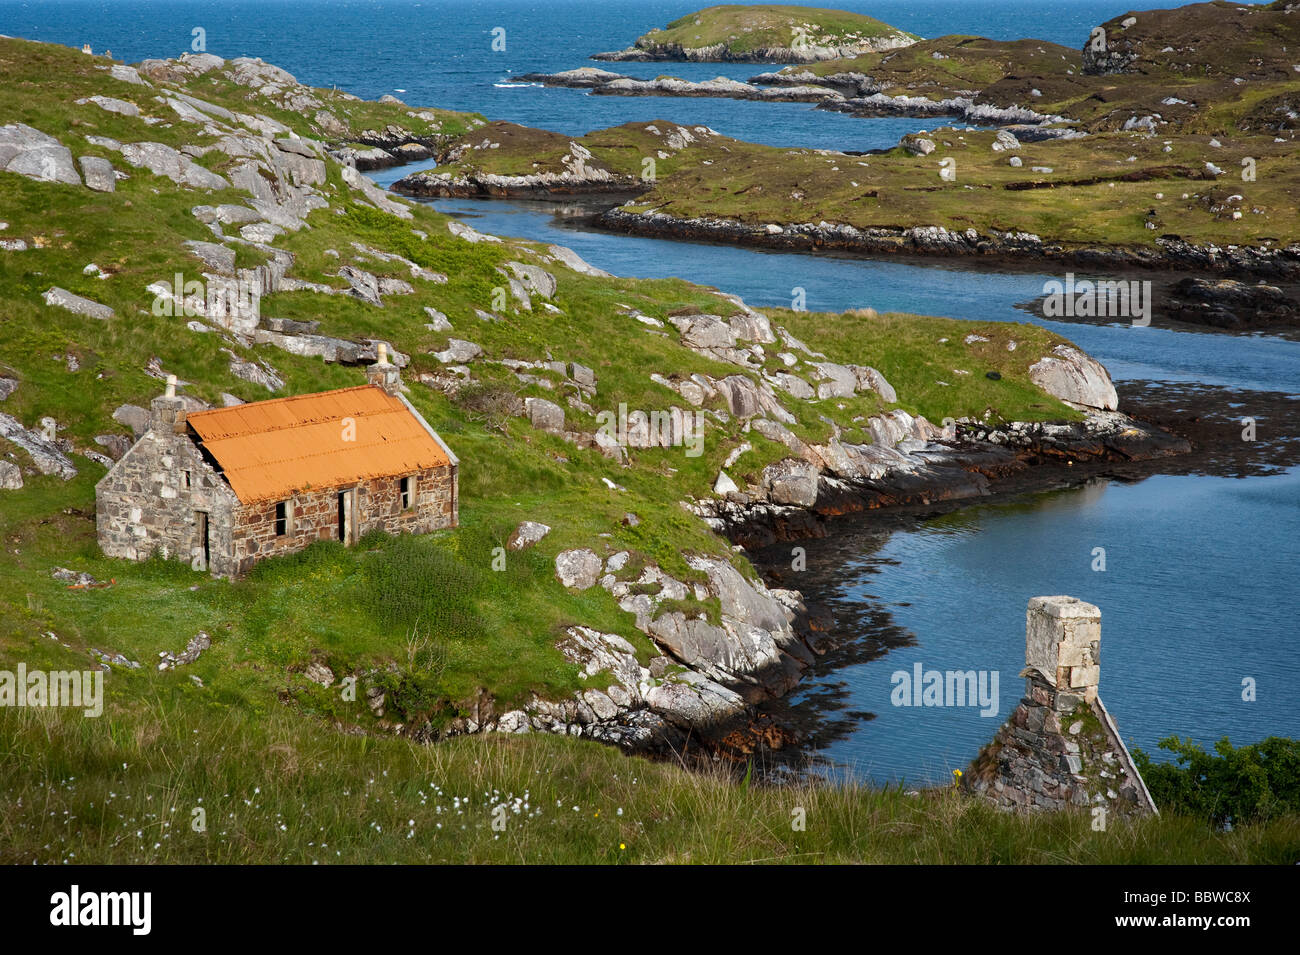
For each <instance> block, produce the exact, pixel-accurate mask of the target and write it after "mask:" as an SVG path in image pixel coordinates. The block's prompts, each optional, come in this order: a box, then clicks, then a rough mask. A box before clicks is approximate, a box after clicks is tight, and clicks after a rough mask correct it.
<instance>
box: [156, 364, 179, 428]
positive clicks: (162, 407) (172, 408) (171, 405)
mask: <svg viewBox="0 0 1300 955" xmlns="http://www.w3.org/2000/svg"><path fill="white" fill-rule="evenodd" d="M184 424H185V403H184V402H183V401H181V399H180V398H178V397H176V376H175V375H168V376H167V390H166V391H164V392H163V393H162V394H161V395H159V396H158V397H157V398H155V399H153V401H151V402H150V403H149V430H150V431H156V432H158V433H160V434H174V433H176V431H178V430H179V429H180V428H181V426H182V425H184Z"/></svg>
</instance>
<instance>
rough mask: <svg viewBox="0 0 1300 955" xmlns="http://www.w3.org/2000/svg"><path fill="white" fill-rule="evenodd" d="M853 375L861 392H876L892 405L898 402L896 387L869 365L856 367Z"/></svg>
mask: <svg viewBox="0 0 1300 955" xmlns="http://www.w3.org/2000/svg"><path fill="white" fill-rule="evenodd" d="M853 374H854V377H856V378H857V383H858V390H859V391H874V392H875V393H876V394H878V395H879V396H880V397H881V398H882V399H883V400H885V401H887V402H889V403H890V404H893V403H894V402H896V401H898V393H897V392H895V391H894V386H893V385H891V384H890V383H889V382H888V381H886V380H885V376H884V375H882V374H881V373H880V372H878V371H876V369H874V368H872V367H870V366H869V365H854V366H853Z"/></svg>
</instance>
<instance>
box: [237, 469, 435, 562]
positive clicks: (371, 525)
mask: <svg viewBox="0 0 1300 955" xmlns="http://www.w3.org/2000/svg"><path fill="white" fill-rule="evenodd" d="M412 477H414V479H415V492H414V500H413V502H412V506H411V507H409V508H405V509H403V508H402V501H401V479H400V477H382V478H374V479H372V480H370V481H364V482H361V483H360V484H356V485H349V486H348V487H342V488H323V489H316V490H312V491H306V492H301V493H299V494H296V495H294V497H293V498H291V499H290V500H288V501H286V502H285V503H286V504H287V505H288V508H287V512H288V515H289V522H288V528H287V532H286V533H285V534H277V533H276V516H275V514H276V504H277V503H278V502H276V501H266V502H263V503H259V504H248V505H243V506H241V507H239V508H238V509H236V511H235V513H234V516H233V549H232V559H233V563H234V566H235V573H237V574H245V573H247V572H248V571H249V569H250V568H251V567H252V566H253V564H254V563H256V562H257V561H259V560H262V559H264V558H266V557H271V556H274V555H276V554H288V553H292V552H293V551H297V550H302V549H303V548H304V547H306V546H307V545H308V544H311V543H312V542H313V541H317V540H337V539H338V536H339V525H338V496H339V494H340V493H341V492H346V491H349V490H351V489H353V488H355V489H356V501H357V509H356V514H355V517H354V521H355V527H356V530H355V537H356V538H360V537H361V536H362V535H364V534H366V533H367V532H369V531H372V530H383V531H387V532H388V533H390V534H407V533H409V534H423V533H428V532H429V531H434V530H439V529H441V528H444V527H453V526H455V524H456V512H455V507H454V503H455V480H456V474H455V466H454V465H449V466H445V467H438V468H427V469H425V470H423V471H419V472H416V473H415V474H414V475H412Z"/></svg>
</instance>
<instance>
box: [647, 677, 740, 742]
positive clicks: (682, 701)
mask: <svg viewBox="0 0 1300 955" xmlns="http://www.w3.org/2000/svg"><path fill="white" fill-rule="evenodd" d="M645 699H646V703H647V704H649V706H650V709H652V710H653V711H654V712H656V713H658V714H659V715H660V716H662V717H663V718H664V719H666V720H668V722H670V723H673V724H674V725H676V726H679V727H681V728H682V729H685V730H696V731H698V730H699V729H701V728H704V727H708V726H715V725H717V724H720V723H724V722H726V721H727V720H729V719H733V718H735V717H737V716H739V715H740V714H742V713H744V712H745V701H744V699H743V698H742V697H741V696H740V694H739V693H736V692H735V691H734V690H729V689H727V688H726V687H725V686H723V685H721V684H720V683H715V682H714V681H712V680H710V679H708V678H707V677H704V676H701V675H700V674H698V673H695V672H694V671H692V670H686V671H685V672H682V673H678V674H674V675H673V677H672V678H671V679H669V680H666V681H665V682H663V683H660V684H659V685H658V686H655V687H651V688H650V690H649V692H647V693H646V696H645Z"/></svg>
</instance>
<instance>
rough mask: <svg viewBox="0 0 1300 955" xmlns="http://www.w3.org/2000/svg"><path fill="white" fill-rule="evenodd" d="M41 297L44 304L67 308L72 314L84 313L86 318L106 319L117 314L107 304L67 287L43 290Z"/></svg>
mask: <svg viewBox="0 0 1300 955" xmlns="http://www.w3.org/2000/svg"><path fill="white" fill-rule="evenodd" d="M41 297H42V298H43V299H44V300H45V304H46V305H52V306H54V307H56V308H62V309H67V310H68V311H69V312H72V313H73V314H76V315H85V316H86V317H87V318H97V319H99V320H100V321H107V320H108V319H110V318H112V317H113V316H114V315H116V314H117V313H116V312H115V311H113V309H112V308H110V307H109V306H107V305H102V304H100V303H99V302H94V301H91V300H90V299H88V298H85V297H83V296H81V295H74V294H73V293H71V292H69V291H68V290H67V289H62V288H59V287H58V286H57V285H56V286H54V287H53V288H51V289H50V290H49V291H47V292H45V293H44V295H42V296H41Z"/></svg>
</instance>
